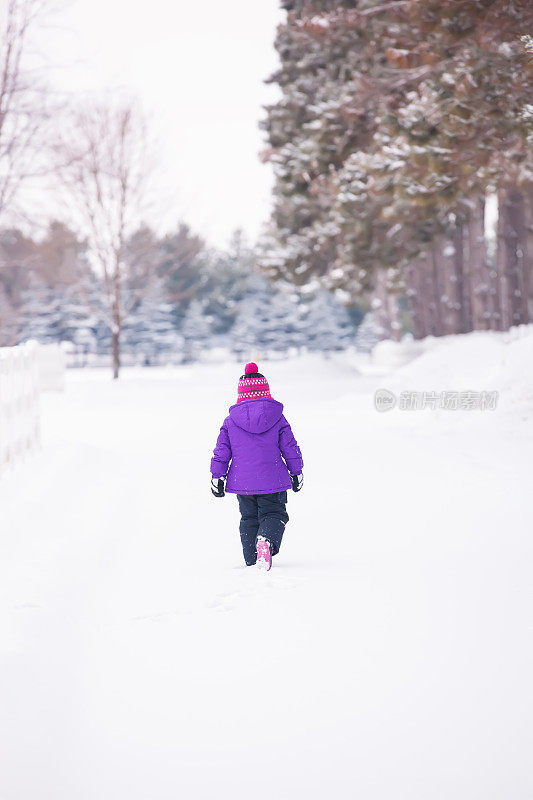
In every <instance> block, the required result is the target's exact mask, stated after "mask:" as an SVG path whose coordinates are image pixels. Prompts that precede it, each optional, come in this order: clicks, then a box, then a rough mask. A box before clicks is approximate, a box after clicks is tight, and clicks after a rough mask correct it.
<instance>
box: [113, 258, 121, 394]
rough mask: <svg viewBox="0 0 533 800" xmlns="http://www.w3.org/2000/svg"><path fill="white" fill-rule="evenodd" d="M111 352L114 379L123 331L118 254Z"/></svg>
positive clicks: (118, 365) (117, 367)
mask: <svg viewBox="0 0 533 800" xmlns="http://www.w3.org/2000/svg"><path fill="white" fill-rule="evenodd" d="M112 322H113V329H112V331H111V352H112V356H113V380H116V379H117V378H118V375H119V372H120V333H121V331H122V308H121V303H120V261H119V257H118V255H117V257H116V265H115V271H114V274H113V302H112Z"/></svg>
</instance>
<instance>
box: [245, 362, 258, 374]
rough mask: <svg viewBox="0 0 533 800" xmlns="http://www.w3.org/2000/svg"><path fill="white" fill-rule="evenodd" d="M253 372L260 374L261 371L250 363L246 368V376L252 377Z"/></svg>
mask: <svg viewBox="0 0 533 800" xmlns="http://www.w3.org/2000/svg"><path fill="white" fill-rule="evenodd" d="M253 372H259V370H258V369H257V364H254V362H253V361H250V363H249V364H247V365H246V366H245V368H244V374H245V375H251V374H252V373H253Z"/></svg>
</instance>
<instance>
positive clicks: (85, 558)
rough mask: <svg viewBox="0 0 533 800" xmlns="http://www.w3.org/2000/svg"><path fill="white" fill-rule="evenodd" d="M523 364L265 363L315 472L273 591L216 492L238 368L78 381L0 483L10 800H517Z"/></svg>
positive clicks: (526, 642)
mask: <svg viewBox="0 0 533 800" xmlns="http://www.w3.org/2000/svg"><path fill="white" fill-rule="evenodd" d="M382 363H383V361H382ZM532 365H533V335H531V330H523V331H522V335H521V336H515V337H513V336H507V337H506V336H503V335H495V334H472V335H469V336H466V337H459V338H449V339H446V340H442V341H439V342H432V343H431V346H429V345H428V346H427V347H426V348H425V351H424V353H423V354H422V355H421V356H420V357H419V358H418V359H416V360H415V361H412V362H411V363H410V364H407V365H406V366H404V367H402V368H396V369H395V370H394V371H392V372H391V374H389V375H382V376H380V377H379V378H378V377H376V376H375V375H374V376H373V375H370V374H367V375H366V376H365V375H362V374H359V375H358V374H357V373H356V372H355V371H354V370H353V369H352V367H351V364H350V361H349V359H343V358H340V357H338V358H331V359H329V360H324V359H322V358H320V357H311V356H308V357H305V358H301V359H296V360H292V361H289V362H286V363H284V362H281V361H277V362H272V363H265V362H263V363H261V368H262V370H263V372H264V373H265V374H266V375H267V377H268V378H269V381H270V386H271V389H272V392H273V395H274V396H275V397H276V398H277V399H280V400H282V401H283V402H284V403H285V410H286V414H287V416H288V418H289V420H290V421H291V423H292V426H293V430H294V432H295V434H296V436H297V438H298V440H299V443H300V444H301V447H302V450H303V454H304V460H305V464H306V466H305V470H304V472H305V486H304V490H303V491H302V493H301V494H299V495H294V494H291V495H290V497H289V507H288V510H289V514H290V517H291V520H290V522H289V524H288V526H287V532H286V535H285V540H284V543H283V547H282V551H281V553H280V555H279V556H278V557H276V559H275V561H274V568H273V569H272V571H271V572H270V573H263V574H262V573H258V572H257V571H256V570H255V568H248V569H246V568H244V567H243V565H242V563H241V552H240V543H239V537H238V533H237V524H238V514H237V503H236V500H235V498H234V497H233V496H228V497H226V498H224V499H223V500H216V499H215V498H213V497H212V496H211V494H210V491H209V473H208V469H209V459H210V455H211V450H212V447H213V444H214V442H215V439H216V435H217V432H218V428H219V426H220V424H221V422H222V419H223V417H224V415H225V413H226V409H227V407H228V406H229V405H230V404H231V403H232V402H233V401H234V398H235V394H236V383H237V379H238V376H239V374H240V372H241V365H236V364H221V365H201V366H196V367H181V368H175V369H169V370H163V369H161V370H145V371H141V370H138V371H135V370H132V371H128V370H125V371H124V374H123V377H122V379H121V380H120V381H119V382H118V383H117V382H115V383H112V382H111V381H110V380H109V375H108V373H107V372H105V373H104V372H99V371H79V372H76V371H73V372H70V373H69V374H68V376H67V388H66V391H65V393H57V394H52V393H50V394H46V395H44V396H43V398H42V419H43V448H42V451H41V452H40V453H39V454H38V455H37V456H36V457H34V458H33V459H29V460H27V461H26V462H25V463H23V464H21V465H19V466H18V467H17V468H16V469H15V470H14V471H13V472H12V473H9V474H7V475H4V476H3V477H2V480H1V481H0V514H1V533H0V585H1V589H0V591H1V618H0V622H1V625H2V635H1V640H0V664H1V666H0V682H1V687H2V689H1V693H2V700H1V716H0V742H1V746H0V798H2V800H176V798H187V800H197V799H198V800H199V799H200V798H202V799H203V798H206V800H210V799H211V798H213V799H214V798H217V799H218V798H233V800H245V799H246V800H249V798H254V800H263V798H265V799H266V798H269V800H270V799H271V798H272V797H277V798H280V799H281V800H300V798H302V800H314V799H315V798H316V799H317V800H318V798H320V800H322V798H325V797H332V798H336V799H338V800H344V799H345V798H346V799H348V798H350V800H351V798H362V800H404V799H405V800H478V799H479V800H490V799H494V800H526V798H527V800H530V798H531V797H532V796H533V777H532V772H531V752H532V746H533V741H532V735H531V711H532V703H531V700H532V691H531V675H532V674H533V663H532V643H531V625H532V622H533V619H532V613H531V609H532V603H531V601H532V597H531V591H530V590H531V569H532V566H533V564H532V554H533V552H532V543H531V530H532V516H533V514H532V506H531V486H532V477H533V476H532V472H531V461H532V459H531V456H532V446H533V425H532V422H533V377H532ZM376 386H379V387H381V388H389V389H391V390H393V391H394V392H400V391H402V390H409V389H418V390H428V391H429V390H438V391H441V390H453V389H474V390H481V389H486V390H498V391H499V392H500V399H499V405H498V408H497V409H496V410H494V411H490V410H487V411H474V410H471V411H446V410H435V411H432V410H425V411H403V410H401V409H399V408H398V407H396V408H395V409H394V410H392V411H389V412H387V413H378V412H377V411H376V410H375V409H374V404H373V390H374V388H375V387H376Z"/></svg>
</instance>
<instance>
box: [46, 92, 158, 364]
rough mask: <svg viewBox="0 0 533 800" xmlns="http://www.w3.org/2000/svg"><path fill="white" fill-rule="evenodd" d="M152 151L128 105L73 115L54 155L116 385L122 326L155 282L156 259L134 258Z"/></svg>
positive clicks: (134, 108) (143, 124)
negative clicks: (81, 241) (89, 267)
mask: <svg viewBox="0 0 533 800" xmlns="http://www.w3.org/2000/svg"><path fill="white" fill-rule="evenodd" d="M148 150H149V147H148V134H147V124H146V120H145V118H144V116H143V115H142V113H141V112H140V110H139V109H138V108H137V106H136V105H135V104H134V103H131V102H130V103H126V104H123V105H121V106H118V107H112V106H109V105H102V104H101V105H97V104H96V105H92V106H89V107H85V108H84V109H83V110H82V111H79V112H77V113H75V114H73V116H72V121H71V123H70V124H69V125H67V126H66V128H65V129H64V130H63V132H62V137H61V142H60V143H59V144H58V147H57V155H58V157H59V158H58V165H59V166H58V175H59V176H60V180H61V185H62V189H63V190H64V192H65V193H66V198H67V201H68V203H69V208H70V212H71V214H72V216H73V220H74V222H75V224H76V225H77V227H78V228H79V229H80V231H81V232H82V234H83V235H84V236H85V237H86V240H87V244H88V250H89V254H90V258H91V261H92V264H93V267H94V269H95V272H96V273H97V274H98V276H99V277H100V278H101V284H102V287H103V295H104V296H103V303H102V306H103V308H104V315H105V316H104V322H105V323H106V324H107V325H108V326H109V328H110V330H111V339H112V354H113V377H114V378H118V374H119V369H120V336H121V332H122V328H123V324H124V320H125V319H126V317H127V316H128V314H129V312H130V311H131V309H132V308H133V306H134V305H135V303H136V302H137V301H138V300H139V299H140V297H141V296H142V294H143V292H144V291H145V290H146V289H147V287H148V284H149V282H150V281H151V280H152V279H154V277H155V268H154V265H153V263H152V259H150V258H149V257H143V254H142V253H140V252H139V250H138V248H137V251H136V252H135V257H134V258H132V253H131V243H130V239H131V237H132V236H133V234H134V232H135V231H136V230H138V229H139V227H140V225H141V223H142V215H143V212H144V211H145V209H146V206H147V200H148V194H149V187H150V183H151V177H152V166H153V165H152V163H151V160H150V157H149V152H148ZM139 241H140V242H141V244H142V241H143V237H140V239H139Z"/></svg>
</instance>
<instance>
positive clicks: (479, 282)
mask: <svg viewBox="0 0 533 800" xmlns="http://www.w3.org/2000/svg"><path fill="white" fill-rule="evenodd" d="M468 261H469V278H470V287H469V288H470V308H471V313H472V327H473V329H474V330H476V331H485V330H489V328H490V327H491V320H490V311H489V283H490V276H489V267H488V263H487V247H486V242H485V200H484V198H482V197H481V198H477V199H476V200H475V201H474V205H473V208H472V210H471V212H470V219H469V222H468Z"/></svg>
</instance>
